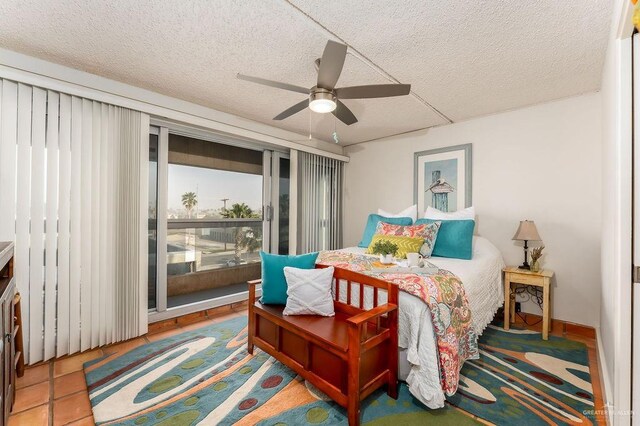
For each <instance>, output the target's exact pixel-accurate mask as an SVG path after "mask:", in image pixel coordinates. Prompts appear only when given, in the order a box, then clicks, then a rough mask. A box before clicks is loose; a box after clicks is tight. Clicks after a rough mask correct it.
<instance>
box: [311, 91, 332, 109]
mask: <svg viewBox="0 0 640 426" xmlns="http://www.w3.org/2000/svg"><path fill="white" fill-rule="evenodd" d="M336 106H337V105H336V97H335V96H334V95H333V93H331V92H329V91H326V92H325V91H321V92H311V94H310V95H309V108H310V109H311V111H313V112H317V113H320V114H326V113H328V112H332V111H334V110H335V109H336Z"/></svg>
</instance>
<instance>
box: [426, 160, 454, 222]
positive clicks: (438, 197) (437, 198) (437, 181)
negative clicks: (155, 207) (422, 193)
mask: <svg viewBox="0 0 640 426" xmlns="http://www.w3.org/2000/svg"><path fill="white" fill-rule="evenodd" d="M440 173H441V172H440V170H436V171H434V172H431V176H432V177H433V181H432V182H431V186H430V187H429V188H427V191H431V193H432V194H433V195H432V198H431V199H432V204H431V205H432V206H433V207H435V208H436V209H438V210H440V211H443V212H448V211H449V194H450V193H451V192H453V191H454V188H453V186H451V185H450V184H449V183H448V182H447V181H446V180H445V179H444V178H441V177H440Z"/></svg>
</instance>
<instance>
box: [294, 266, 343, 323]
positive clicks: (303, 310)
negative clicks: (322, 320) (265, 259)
mask: <svg viewBox="0 0 640 426" xmlns="http://www.w3.org/2000/svg"><path fill="white" fill-rule="evenodd" d="M284 277H285V279H286V280H287V296H288V297H287V305H286V306H285V307H284V311H283V312H282V313H283V314H284V315H322V316H325V317H332V316H334V315H335V311H334V309H333V297H332V295H331V287H332V284H333V266H330V267H328V268H321V269H299V268H293V267H291V266H285V267H284Z"/></svg>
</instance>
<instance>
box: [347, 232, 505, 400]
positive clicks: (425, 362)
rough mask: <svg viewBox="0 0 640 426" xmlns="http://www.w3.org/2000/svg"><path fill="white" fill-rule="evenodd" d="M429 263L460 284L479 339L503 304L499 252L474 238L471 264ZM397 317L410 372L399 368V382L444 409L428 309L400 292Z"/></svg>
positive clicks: (437, 260)
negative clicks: (457, 278)
mask: <svg viewBox="0 0 640 426" xmlns="http://www.w3.org/2000/svg"><path fill="white" fill-rule="evenodd" d="M343 251H347V252H351V253H359V254H364V251H365V249H364V248H359V247H349V248H345V249H343ZM429 262H431V263H433V264H434V265H437V266H438V267H440V268H442V269H446V270H448V271H451V272H453V273H454V274H456V275H457V276H458V277H459V278H460V279H461V280H462V283H463V285H464V288H465V291H466V293H467V298H468V300H469V306H470V308H471V315H472V321H473V326H474V328H475V330H476V333H477V334H478V336H480V335H481V334H482V332H483V331H484V329H485V328H486V326H487V325H489V323H490V322H491V320H492V319H493V316H494V315H495V313H496V311H497V309H498V308H499V307H500V306H502V303H503V301H504V290H503V287H502V268H504V261H503V259H502V255H501V254H500V252H499V251H498V249H497V248H496V247H495V246H494V245H493V244H491V243H490V242H489V241H488V240H487V239H485V238H482V237H474V239H473V259H472V260H459V259H445V258H442V257H432V258H430V259H429ZM398 317H399V321H398V322H399V324H398V328H399V330H398V343H399V346H400V359H401V360H403V359H406V360H407V361H408V362H409V368H403V366H402V365H401V368H400V379H401V380H405V381H406V382H407V384H408V385H409V390H410V391H411V393H412V394H413V396H415V397H416V398H418V399H419V400H420V401H422V402H423V403H424V404H425V405H426V406H427V407H429V408H440V407H443V406H444V398H445V397H444V393H443V391H442V387H441V385H440V372H439V368H438V353H437V346H436V340H435V334H434V331H433V323H432V322H431V314H430V313H429V307H428V306H427V305H426V304H425V303H423V302H422V301H421V300H420V299H418V298H417V297H415V296H412V295H410V294H408V293H405V292H400V310H399V315H398ZM407 370H408V371H407Z"/></svg>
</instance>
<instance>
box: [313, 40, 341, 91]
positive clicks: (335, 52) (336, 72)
mask: <svg viewBox="0 0 640 426" xmlns="http://www.w3.org/2000/svg"><path fill="white" fill-rule="evenodd" d="M346 56H347V46H346V45H344V44H340V43H336V42H335V41H331V40H329V41H327V45H326V46H325V48H324V53H323V54H322V59H320V68H318V87H321V88H323V89H327V90H333V88H334V87H336V83H337V82H338V78H339V77H340V73H341V72H342V67H343V66H344V59H345V57H346Z"/></svg>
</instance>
